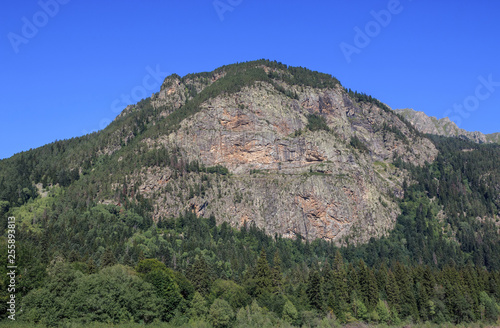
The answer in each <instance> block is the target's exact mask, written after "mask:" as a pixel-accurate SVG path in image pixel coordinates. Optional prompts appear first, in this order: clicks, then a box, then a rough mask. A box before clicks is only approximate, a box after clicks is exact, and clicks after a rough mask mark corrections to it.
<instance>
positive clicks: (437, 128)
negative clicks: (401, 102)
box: [395, 108, 500, 143]
mask: <svg viewBox="0 0 500 328" xmlns="http://www.w3.org/2000/svg"><path fill="white" fill-rule="evenodd" d="M395 112H396V113H398V114H400V115H401V116H402V117H404V118H405V119H406V120H407V121H408V122H410V123H411V124H412V125H413V126H414V127H415V128H416V129H417V130H418V131H420V132H422V133H426V134H435V135H439V136H445V137H457V138H462V139H467V140H471V141H474V142H477V143H500V133H492V134H483V133H481V132H479V131H467V130H464V129H461V128H459V127H458V126H457V125H456V124H455V122H453V121H452V120H450V119H449V118H448V117H444V118H440V119H437V118H436V117H433V116H428V115H427V114H425V113H424V112H420V111H416V110H413V109H411V108H404V109H395Z"/></svg>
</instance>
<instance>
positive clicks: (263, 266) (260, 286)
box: [254, 249, 273, 295]
mask: <svg viewBox="0 0 500 328" xmlns="http://www.w3.org/2000/svg"><path fill="white" fill-rule="evenodd" d="M254 279H255V283H256V293H257V294H258V295H259V294H262V293H270V292H271V288H272V281H273V276H272V274H271V270H270V269H269V263H268V262H267V256H266V251H265V250H264V249H262V251H261V252H260V256H259V258H258V260H257V267H256V270H255V276H254Z"/></svg>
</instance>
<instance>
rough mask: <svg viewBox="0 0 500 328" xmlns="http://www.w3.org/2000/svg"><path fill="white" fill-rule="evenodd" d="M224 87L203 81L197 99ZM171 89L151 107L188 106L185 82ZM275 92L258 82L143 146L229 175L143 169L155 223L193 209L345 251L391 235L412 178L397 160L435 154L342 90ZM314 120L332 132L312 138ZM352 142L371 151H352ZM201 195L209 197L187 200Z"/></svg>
mask: <svg viewBox="0 0 500 328" xmlns="http://www.w3.org/2000/svg"><path fill="white" fill-rule="evenodd" d="M222 78H224V74H223V73H220V72H219V74H218V75H217V76H215V75H214V76H212V78H210V79H206V78H203V80H202V81H203V82H199V83H198V84H196V86H195V88H196V92H198V93H199V92H201V91H202V90H203V87H206V86H208V85H210V84H211V83H214V81H217V80H218V79H222ZM199 79H200V78H199ZM167 80H168V81H167ZM167 80H166V82H165V83H164V86H163V88H162V90H161V91H160V93H159V95H158V96H157V97H155V99H154V100H153V101H155V102H157V104H160V103H163V104H165V103H168V104H170V105H171V106H170V107H169V108H170V110H174V109H175V108H176V107H177V108H180V107H181V106H182V103H183V102H186V99H189V94H188V93H187V92H186V91H185V87H184V84H183V83H185V82H181V80H180V79H178V78H175V77H174V78H172V77H169V78H167ZM193 80H196V78H195V77H193ZM276 84H277V83H276ZM276 84H274V83H268V82H265V81H256V82H255V83H252V84H250V85H248V86H246V87H244V88H242V89H241V90H240V91H238V92H235V93H222V94H219V95H217V96H216V97H211V98H208V99H206V100H205V101H203V102H202V103H201V104H200V109H199V111H198V112H197V113H195V114H194V115H193V116H191V117H189V118H187V119H184V120H183V121H182V122H181V123H180V128H179V129H178V130H176V131H175V132H172V133H170V134H168V135H160V136H158V137H155V138H153V139H151V138H148V139H145V140H143V143H144V145H146V146H147V147H149V148H154V147H157V148H158V147H167V148H177V149H180V150H181V152H182V154H183V156H184V157H185V158H186V160H189V161H194V160H197V161H199V162H200V163H203V164H204V165H205V166H215V165H222V166H225V167H227V168H228V169H229V171H230V172H231V174H230V175H229V176H223V177H221V176H216V177H215V178H214V177H212V178H210V181H209V183H207V182H206V181H204V180H203V179H205V180H206V178H203V177H202V175H200V174H197V173H190V174H186V175H184V176H183V177H179V178H177V179H175V178H171V172H169V169H168V168H159V167H158V168H148V169H147V170H143V171H142V173H141V181H143V184H142V185H141V187H140V190H141V192H142V193H143V194H144V195H146V197H150V198H152V199H154V202H155V206H154V208H155V214H154V216H155V219H159V218H161V217H164V218H166V217H174V216H176V215H178V214H179V213H181V212H182V211H185V210H192V211H195V212H196V213H197V214H198V215H202V216H205V217H207V216H209V215H210V214H214V215H215V216H216V219H217V221H218V222H219V223H220V222H223V221H226V222H229V223H230V224H231V225H233V226H235V227H239V226H241V225H243V224H245V222H246V223H247V224H250V223H252V222H253V223H255V224H256V225H257V226H259V227H262V228H265V230H266V232H267V233H270V234H274V233H278V234H281V235H282V236H284V237H290V238H291V237H294V236H296V235H299V234H300V235H301V236H303V237H304V238H306V239H309V240H312V239H315V238H323V239H326V240H331V241H334V242H337V243H343V242H345V241H346V238H347V237H348V238H349V242H365V241H367V240H368V239H369V238H370V237H374V236H375V237H376V236H382V235H384V234H385V233H386V232H388V231H389V230H390V229H391V228H392V227H393V226H394V223H395V220H396V217H397V216H398V214H399V207H398V205H397V203H396V199H397V198H399V197H402V195H403V191H402V183H403V180H404V178H405V172H404V171H401V170H399V169H397V168H396V167H394V166H393V165H392V161H393V160H394V159H395V158H396V157H398V158H401V159H403V160H405V161H409V162H412V163H414V164H416V165H423V164H424V163H425V162H432V161H433V160H434V159H435V157H436V156H437V150H436V149H435V147H434V145H433V144H432V143H431V142H430V141H429V140H428V139H426V138H422V137H421V136H419V135H418V133H415V131H413V130H412V129H411V128H410V127H409V126H407V125H406V124H405V122H403V121H401V120H400V119H399V118H398V116H397V115H395V114H394V113H393V112H392V110H390V109H387V108H385V109H383V108H380V107H378V106H377V105H375V104H374V103H366V102H356V101H355V100H354V99H352V98H351V97H350V96H349V95H348V93H347V92H346V91H345V90H344V89H343V88H342V87H341V86H340V85H336V86H335V87H329V88H314V87H311V86H306V85H292V84H287V83H284V82H280V84H279V86H280V87H279V88H277V87H276ZM191 88H193V87H192V86H191ZM290 95H293V96H290ZM181 110H182V108H181ZM311 114H314V115H316V116H319V117H322V118H324V120H325V122H326V124H327V126H328V128H327V129H319V130H316V131H311V129H309V128H308V117H309V116H310V115H311ZM164 115H168V113H166V114H164ZM157 124H161V121H159V122H158V123H157ZM394 131H399V132H398V133H395V132H394ZM353 138H357V140H359V141H360V142H361V144H363V145H364V146H363V147H361V148H360V147H358V148H356V147H355V146H353V143H352V142H351V141H352V140H353ZM201 186H203V190H204V192H203V193H202V194H199V193H198V194H197V193H194V194H196V195H195V196H193V193H192V192H191V193H190V192H189V190H190V189H193V188H194V189H196V188H201Z"/></svg>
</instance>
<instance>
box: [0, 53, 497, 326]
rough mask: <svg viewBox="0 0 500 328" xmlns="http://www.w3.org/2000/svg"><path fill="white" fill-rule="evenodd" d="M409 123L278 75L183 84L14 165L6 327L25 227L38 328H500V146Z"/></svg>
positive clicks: (167, 84) (27, 316) (24, 285)
mask: <svg viewBox="0 0 500 328" xmlns="http://www.w3.org/2000/svg"><path fill="white" fill-rule="evenodd" d="M408 113H411V112H409V111H393V110H392V109H390V108H389V107H388V106H387V105H385V104H384V103H383V102H381V101H379V100H378V99H376V98H373V97H372V96H369V95H366V94H364V93H359V92H357V91H353V90H351V89H348V88H345V87H343V86H342V85H341V83H340V82H339V81H338V80H337V79H336V78H334V77H333V76H331V75H329V74H324V73H320V72H315V71H311V70H308V69H306V68H303V67H291V66H287V65H284V64H282V63H278V62H275V61H269V60H258V61H252V62H245V63H238V64H232V65H227V66H222V67H220V68H217V69H215V70H214V71H211V72H202V73H194V74H188V75H186V76H183V77H180V76H178V75H175V74H173V75H170V76H168V77H166V78H165V80H164V82H163V84H162V86H161V88H160V90H159V91H158V92H156V93H154V94H152V96H151V97H149V98H146V99H143V100H141V101H140V102H138V103H137V104H132V105H129V106H127V107H126V108H125V109H124V110H123V111H122V113H120V115H118V116H117V117H116V119H115V120H114V121H113V122H112V123H111V124H110V125H109V126H108V127H106V128H105V129H103V130H101V131H99V132H95V133H92V134H89V135H85V136H82V137H78V138H72V139H69V140H61V141H56V142H53V143H51V144H48V145H45V146H43V147H40V148H37V149H32V150H29V151H26V152H22V153H19V154H16V155H14V156H12V157H11V158H8V159H4V160H1V161H0V218H1V220H2V221H1V226H2V227H3V228H4V230H3V234H2V236H0V245H1V247H0V251H1V252H3V253H2V256H0V262H1V265H0V276H1V277H3V278H2V279H0V299H2V300H3V302H0V309H1V312H0V313H1V314H0V318H5V317H6V316H7V315H6V313H7V300H8V299H9V297H10V296H9V294H8V292H7V291H8V286H9V284H10V283H11V281H10V280H9V279H10V277H9V275H7V273H8V272H7V266H8V265H9V264H7V261H8V256H7V250H8V249H10V248H12V247H10V246H9V245H10V244H11V243H12V242H11V241H10V240H12V236H13V234H12V224H11V223H9V222H10V221H8V218H9V217H15V222H16V223H15V252H16V254H15V255H16V260H15V264H16V267H17V269H16V270H18V271H17V272H18V273H19V274H18V275H16V284H17V285H16V289H17V293H18V294H17V296H16V300H19V301H18V306H19V307H18V308H17V309H22V311H19V313H18V314H19V316H20V318H21V319H22V320H24V321H26V322H27V323H28V326H29V325H32V324H33V323H41V324H43V325H49V326H56V325H60V324H68V325H72V324H81V325H88V324H89V323H91V322H107V323H109V322H113V323H125V322H127V323H130V322H132V321H133V322H135V323H138V324H139V323H140V324H144V323H149V322H154V321H169V324H172V325H173V326H183V325H184V326H186V325H191V324H193V323H200V325H202V326H206V324H205V321H208V322H210V323H211V324H212V325H213V326H232V325H234V326H245V327H247V326H248V322H254V324H252V325H251V326H255V325H257V323H259V324H258V325H259V326H263V325H266V326H280V325H281V326H288V325H289V324H292V325H294V326H304V325H309V324H310V323H311V322H312V323H313V324H312V326H319V325H320V320H321V323H322V325H323V323H324V324H325V325H328V326H334V325H338V324H339V323H342V324H344V323H348V322H352V321H355V320H360V321H365V322H370V323H385V324H392V325H396V326H397V325H399V324H400V323H401V319H403V320H406V321H408V322H410V321H411V322H415V323H417V322H427V321H432V322H434V323H436V324H443V323H445V322H453V323H470V322H481V324H482V323H483V322H484V323H486V322H487V323H494V322H496V321H497V320H498V316H499V313H500V310H499V307H498V303H500V287H499V286H500V219H499V214H500V166H499V165H498V159H499V158H500V146H499V145H497V144H493V143H482V144H480V143H477V142H473V141H471V138H466V139H464V138H451V137H447V136H442V135H440V134H442V133H440V131H441V132H442V131H443V130H442V129H440V128H439V126H440V124H441V123H437V124H436V125H434V123H432V122H433V121H432V119H429V118H426V116H422V115H420V114H419V115H420V116H418V117H419V120H417V119H413V118H412V117H410V116H408ZM419 122H420V123H419ZM429 122H431V123H432V124H431V123H429ZM432 127H434V129H431V128H432ZM428 133H431V134H428ZM460 133H461V134H463V132H460ZM478 140H479V139H478ZM9 247H10V248H9ZM9 252H11V251H9ZM9 254H10V253H9ZM10 263H11V264H12V262H10ZM9 306H10V305H9ZM9 309H10V308H9ZM332 313H334V314H335V316H332ZM259 320H264V321H265V324H263V323H262V324H260V323H261V322H264V321H259ZM255 322H257V323H255ZM7 326H9V325H7ZM9 327H10V326H9Z"/></svg>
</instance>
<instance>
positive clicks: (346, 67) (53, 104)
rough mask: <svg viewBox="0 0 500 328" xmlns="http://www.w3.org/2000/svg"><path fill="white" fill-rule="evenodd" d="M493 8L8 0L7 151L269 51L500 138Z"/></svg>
mask: <svg viewBox="0 0 500 328" xmlns="http://www.w3.org/2000/svg"><path fill="white" fill-rule="evenodd" d="M498 13H500V2H497V1H486V0H479V1H474V2H473V1H460V0H454V1H452V0H448V1H444V0H443V1H430V0H428V1H426V0H413V1H411V0H400V1H397V0H390V1H389V0H383V1H379V0H376V1H374V0H371V1H361V0H359V1H347V0H345V1H295V0H286V1H281V0H280V1H276V0H273V1H269V0H216V1H167V0H164V1H159V0H149V1H94V0H89V1H79V0H64V1H63V0H58V1H57V0H41V1H8V2H6V3H5V4H4V5H3V10H2V11H1V13H0V21H1V22H2V23H1V24H0V29H1V30H0V56H1V57H0V59H1V60H0V67H1V72H2V74H1V75H0V90H1V105H0V106H1V110H0V118H1V122H2V124H1V129H0V158H5V157H10V156H11V155H13V154H14V153H17V152H20V151H23V150H28V149H30V148H36V147H39V146H42V145H44V144H46V143H49V142H52V141H55V140H56V139H57V140H61V139H67V138H71V137H76V136H80V135H83V134H86V133H89V132H91V131H95V130H99V129H101V128H103V127H104V126H106V124H107V123H109V121H110V120H112V119H113V118H114V117H115V116H116V115H117V114H118V111H119V109H120V108H124V107H125V106H126V104H127V102H128V101H130V102H131V103H135V102H136V101H137V100H139V98H140V97H141V96H142V95H144V94H147V96H150V95H151V93H153V92H156V91H158V90H159V86H160V82H161V80H162V79H163V78H164V76H163V75H165V76H166V75H168V74H171V73H177V74H179V75H185V74H187V73H193V72H199V71H210V70H213V69H214V68H217V67H219V66H221V65H225V64H231V63H235V62H242V61H247V60H254V59H260V58H268V59H271V60H278V61H281V62H283V63H285V64H288V65H293V66H305V67H308V68H310V69H313V70H318V71H321V72H326V73H330V74H332V75H334V76H335V77H337V78H338V79H339V80H340V81H341V83H342V84H343V85H344V86H346V87H348V88H352V89H355V90H358V91H362V92H365V93H368V94H371V95H373V96H375V97H377V98H379V99H380V100H381V101H383V102H385V103H387V104H388V105H389V106H391V107H392V108H406V107H410V108H414V109H416V110H420V111H424V112H425V113H427V114H428V115H431V116H436V117H438V118H441V117H444V116H450V117H451V118H452V119H453V120H455V121H456V122H457V123H458V124H459V126H460V127H462V128H464V129H467V130H478V131H482V132H484V133H492V132H498V131H500V124H499V123H498V122H499V118H500V113H499V110H500V65H499V61H498V60H499V58H500V56H499V55H500V43H499V42H498V35H499V32H500V20H498ZM160 76H161V78H160Z"/></svg>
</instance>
